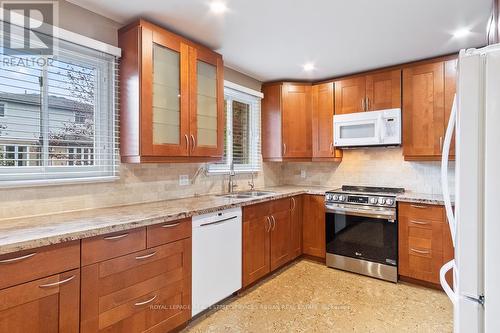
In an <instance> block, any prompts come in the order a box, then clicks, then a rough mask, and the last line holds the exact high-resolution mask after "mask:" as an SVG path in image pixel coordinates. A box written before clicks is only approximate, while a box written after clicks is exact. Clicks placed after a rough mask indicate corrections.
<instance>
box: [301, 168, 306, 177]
mask: <svg viewBox="0 0 500 333" xmlns="http://www.w3.org/2000/svg"><path fill="white" fill-rule="evenodd" d="M300 178H306V170H300Z"/></svg>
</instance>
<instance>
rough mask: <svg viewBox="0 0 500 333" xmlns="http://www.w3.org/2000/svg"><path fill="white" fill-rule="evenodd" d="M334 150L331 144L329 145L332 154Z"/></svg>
mask: <svg viewBox="0 0 500 333" xmlns="http://www.w3.org/2000/svg"><path fill="white" fill-rule="evenodd" d="M334 150H335V148H334V147H333V142H332V143H330V151H331V152H332V153H333V151H334Z"/></svg>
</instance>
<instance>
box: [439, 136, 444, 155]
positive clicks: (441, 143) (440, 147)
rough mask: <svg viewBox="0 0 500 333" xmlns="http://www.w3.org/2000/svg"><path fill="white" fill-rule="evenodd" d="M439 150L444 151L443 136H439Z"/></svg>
mask: <svg viewBox="0 0 500 333" xmlns="http://www.w3.org/2000/svg"><path fill="white" fill-rule="evenodd" d="M439 151H440V152H443V137H442V136H440V137H439Z"/></svg>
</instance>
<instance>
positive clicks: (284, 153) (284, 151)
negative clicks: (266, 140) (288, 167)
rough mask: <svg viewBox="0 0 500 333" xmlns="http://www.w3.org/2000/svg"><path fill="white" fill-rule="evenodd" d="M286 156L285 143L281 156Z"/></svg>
mask: <svg viewBox="0 0 500 333" xmlns="http://www.w3.org/2000/svg"><path fill="white" fill-rule="evenodd" d="M285 155H286V143H284V144H283V156H285Z"/></svg>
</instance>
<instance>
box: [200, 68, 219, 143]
mask: <svg viewBox="0 0 500 333" xmlns="http://www.w3.org/2000/svg"><path fill="white" fill-rule="evenodd" d="M197 78H198V87H197V92H198V96H197V101H198V105H197V117H198V118H197V124H198V144H199V145H200V146H217V68H216V66H213V65H210V64H207V63H205V62H203V61H199V60H198V63H197Z"/></svg>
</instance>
